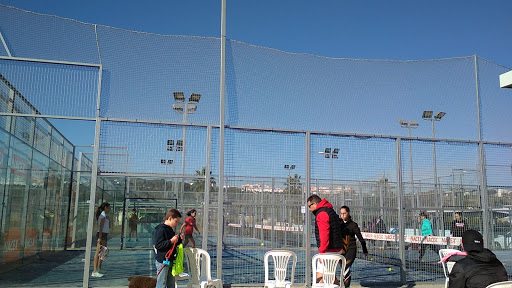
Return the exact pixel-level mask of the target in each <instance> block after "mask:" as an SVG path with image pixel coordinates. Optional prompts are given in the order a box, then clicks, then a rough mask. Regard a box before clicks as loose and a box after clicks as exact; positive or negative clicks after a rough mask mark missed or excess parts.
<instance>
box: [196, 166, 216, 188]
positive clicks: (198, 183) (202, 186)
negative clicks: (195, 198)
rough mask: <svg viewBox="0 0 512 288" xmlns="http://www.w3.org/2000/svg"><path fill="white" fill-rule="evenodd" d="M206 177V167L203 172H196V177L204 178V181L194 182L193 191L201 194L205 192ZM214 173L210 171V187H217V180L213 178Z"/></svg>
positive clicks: (197, 180)
mask: <svg viewBox="0 0 512 288" xmlns="http://www.w3.org/2000/svg"><path fill="white" fill-rule="evenodd" d="M205 175H206V167H203V168H201V170H196V176H202V177H203V179H196V180H194V184H193V191H197V192H201V191H204V183H205V179H204V176H205ZM211 175H212V171H210V187H215V184H216V183H215V178H213V176H211Z"/></svg>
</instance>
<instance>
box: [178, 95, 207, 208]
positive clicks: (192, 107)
mask: <svg viewBox="0 0 512 288" xmlns="http://www.w3.org/2000/svg"><path fill="white" fill-rule="evenodd" d="M173 95H174V101H176V102H177V103H176V104H172V109H173V110H174V111H175V112H176V113H179V114H183V124H186V123H187V115H188V114H193V113H194V112H195V111H196V110H197V105H196V104H197V103H199V100H200V99H201V94H196V93H192V94H190V97H189V98H188V101H186V100H185V93H183V92H174V93H173ZM178 141H179V140H178ZM186 144H187V126H186V125H183V145H182V146H181V147H182V151H183V161H181V174H182V177H181V195H180V196H181V197H180V198H181V201H180V202H181V205H182V206H181V208H182V210H183V209H184V206H183V205H184V203H183V194H184V193H185V191H184V189H185V182H184V181H185V179H183V178H184V176H185V158H186V155H185V149H186V148H185V147H186V146H187V145H186Z"/></svg>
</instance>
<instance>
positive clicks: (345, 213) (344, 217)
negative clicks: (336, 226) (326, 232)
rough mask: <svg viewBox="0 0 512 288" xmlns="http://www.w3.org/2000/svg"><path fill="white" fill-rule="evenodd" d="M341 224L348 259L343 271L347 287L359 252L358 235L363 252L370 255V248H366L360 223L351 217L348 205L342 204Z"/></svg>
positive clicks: (344, 248) (344, 252)
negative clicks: (351, 269) (351, 268)
mask: <svg viewBox="0 0 512 288" xmlns="http://www.w3.org/2000/svg"><path fill="white" fill-rule="evenodd" d="M340 224H341V235H342V239H343V252H342V254H343V255H344V256H345V259H347V265H346V266H345V271H344V273H343V283H344V284H345V287H350V280H351V279H352V277H351V276H352V275H351V274H350V266H352V264H353V263H354V260H355V259H356V254H357V243H356V237H357V238H358V239H359V242H361V246H362V247H363V253H364V255H366V256H368V249H367V248H366V241H365V240H364V239H363V235H361V230H359V225H357V223H356V222H354V221H352V217H350V208H348V207H347V206H342V207H341V209H340Z"/></svg>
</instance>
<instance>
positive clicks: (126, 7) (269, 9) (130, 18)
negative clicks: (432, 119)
mask: <svg viewBox="0 0 512 288" xmlns="http://www.w3.org/2000/svg"><path fill="white" fill-rule="evenodd" d="M227 2H228V3H227V4H228V11H227V12H228V14H227V37H228V38H230V39H234V40H238V41H241V42H245V43H249V44H254V45H258V46H264V47H270V48H274V49H278V50H282V51H287V52H294V53H306V54H313V55H320V56H327V57H333V58H356V59H390V60H425V59H438V58H450V57H460V56H470V55H473V54H477V55H478V56H480V57H483V58H486V59H488V60H490V61H493V62H496V63H498V64H501V65H504V66H508V67H512V58H511V53H510V47H511V46H512V45H511V44H512V40H511V39H510V37H508V35H509V34H510V28H509V27H512V20H511V19H512V18H511V17H510V11H512V9H511V8H512V1H507V0H499V1H487V2H484V1H461V0H455V1H438V0H435V1H423V2H419V1H405V0H404V1H314V2H313V1H303V0H294V1H277V0H273V1H269V0H260V1H240V0H239V1H232V0H231V1H230V0H228V1H227ZM0 4H4V5H11V6H15V7H18V8H22V9H26V10H30V11H34V12H39V13H45V14H52V15H57V16H60V17H66V18H72V19H76V20H79V21H83V22H87V23H96V24H102V25H108V26H112V27H119V28H124V29H129V30H135V31H144V32H151V33H157V34H170V35H194V36H206V37H219V35H220V0H219V1H212V0H209V1H206V0H204V1H193V0H187V1H152V2H151V4H148V3H146V2H140V1H60V0H59V1H56V0H55V1H37V0H30V1H29V0H26V1H25V0H16V1H14V0H0ZM507 28H508V29H507ZM265 52H267V51H265ZM320 64H322V63H320ZM319 66H321V65H319ZM215 67H217V66H215ZM308 68H309V67H308ZM318 69H319V68H318ZM429 71H430V70H428V71H427V70H426V71H424V72H429ZM430 72H431V71H430ZM426 74H428V73H426ZM380 75H383V74H382V73H381V74H380ZM431 80H432V79H431ZM390 81H391V80H390ZM397 84H401V83H397ZM449 84H450V83H446V84H445V85H449ZM470 84H472V83H470ZM242 88H243V87H242ZM252 88H253V87H246V89H247V90H252ZM285 88H286V87H285ZM240 89H241V88H240ZM473 90H474V89H473ZM166 91H167V90H166ZM510 94H512V91H511V93H510ZM217 95H218V94H217ZM511 97H512V95H511ZM423 99H427V100H425V101H426V102H425V105H424V106H422V107H421V109H425V108H423V107H427V106H428V105H430V103H429V102H428V97H423ZM511 99H512V98H511ZM201 101H202V103H205V101H208V100H207V99H206V98H205V97H204V100H201ZM356 101H357V100H356ZM453 101H455V100H453ZM507 103H510V101H508V102H507ZM422 105H423V103H422ZM467 105H468V107H472V108H474V105H472V104H471V103H468V104H467ZM205 106H206V105H205V104H203V106H201V107H200V108H199V109H202V110H204V109H205ZM274 106H276V107H278V105H274ZM505 106H506V105H505ZM506 107H508V106H506ZM436 109H443V108H436ZM354 110H356V109H354ZM404 110H405V109H404ZM459 110H460V111H449V112H448V116H447V118H448V117H451V119H452V122H449V121H443V123H440V124H439V125H443V126H444V127H446V128H445V130H443V129H442V128H441V127H442V126H439V127H440V129H439V130H437V129H436V135H438V137H440V138H450V139H454V138H455V139H467V138H463V137H459V136H458V134H457V133H456V132H458V131H457V130H456V128H454V127H461V125H460V123H463V121H464V119H463V117H464V115H463V114H464V112H465V111H464V109H459ZM421 111H422V110H418V111H411V112H410V115H409V114H407V113H406V112H405V111H404V113H403V114H401V115H400V116H396V117H395V116H393V118H392V119H390V121H387V120H388V119H386V120H385V121H384V120H381V122H386V124H385V125H387V127H393V129H394V130H393V131H392V132H383V133H378V132H374V133H376V134H392V135H405V134H406V131H405V130H404V129H401V128H400V127H399V126H398V123H397V122H396V120H397V118H399V117H400V118H404V119H407V120H418V121H419V122H420V127H419V128H418V129H417V130H416V131H414V132H413V133H414V135H413V136H419V137H430V125H428V123H427V122H425V121H420V120H421V118H420V115H421V114H420V113H421ZM200 112H201V111H198V113H197V114H196V115H194V117H196V119H197V117H199V116H200V115H199V113H200ZM169 113H170V114H172V111H169ZM509 117H510V116H509ZM89 124H90V125H89V131H94V130H93V129H94V125H93V123H89ZM473 124H474V123H471V125H473ZM467 126H469V124H467ZM436 127H437V126H436ZM507 127H509V125H507ZM469 128H470V129H471V130H472V131H474V130H475V129H474V128H475V127H469ZM502 128H503V127H500V129H502ZM59 129H60V127H59ZM506 129H508V130H504V131H510V128H506ZM461 130H462V129H461ZM328 131H330V130H328ZM357 131H358V130H356V131H352V130H350V131H345V132H357ZM359 131H360V130H359ZM500 131H501V130H500ZM62 132H63V133H64V134H65V135H67V137H68V138H69V139H70V140H71V141H72V142H73V143H75V144H79V145H80V144H81V145H83V144H91V143H82V142H81V141H77V140H75V139H76V138H74V137H75V136H80V135H70V134H67V133H66V131H62ZM362 133H364V132H362ZM76 134H78V133H76ZM88 134H89V135H90V133H88ZM127 134H128V132H127ZM178 134H179V133H178ZM495 134H498V133H495ZM68 135H69V136H68ZM453 135H456V136H453ZM87 139H88V140H90V139H91V138H90V137H88V138H87ZM506 139H510V137H508V138H506ZM118 140H120V139H118ZM164 140H165V139H164ZM472 140H474V138H472ZM200 145H201V144H200V143H199V144H198V146H200ZM319 145H320V146H322V145H321V144H319ZM329 145H330V144H329ZM332 145H334V146H333V147H337V146H336V145H339V144H337V143H336V141H334V142H333V143H332ZM324 146H325V145H324ZM386 147H387V146H386ZM301 148H302V147H299V148H297V150H301ZM320 148H323V146H322V147H320ZM392 149H393V147H392V146H391V148H390V151H392ZM255 150H256V149H255ZM319 150H322V149H319ZM287 152H288V151H283V153H287ZM162 157H164V156H162ZM299 158H300V157H299ZM157 160H158V159H157ZM320 160H323V159H320ZM320 160H319V161H320ZM293 161H296V160H295V159H286V162H283V163H280V164H278V163H273V164H272V165H271V166H272V167H278V168H273V169H281V168H280V167H282V164H293V163H292V162H293ZM243 162H244V163H246V162H250V161H243ZM339 162H341V161H339ZM383 162H385V163H389V161H387V160H386V161H383ZM425 162H426V163H425V166H428V165H429V164H430V162H428V161H425ZM427 162H428V163H427ZM328 164H329V162H328V161H323V162H322V165H324V166H326V167H325V169H324V170H328V169H329V167H328V166H329V165H328ZM363 164H364V163H363ZM269 165H270V164H269ZM252 169H253V168H251V167H247V170H252ZM334 169H335V172H336V169H338V168H336V167H335V168H334ZM297 170H298V171H297V172H300V171H299V168H297ZM370 170H371V169H370ZM376 170H378V169H376ZM278 171H279V170H278ZM281 172H282V173H285V172H284V171H281ZM372 172H375V173H377V171H372ZM273 174H274V173H273ZM301 174H302V173H301Z"/></svg>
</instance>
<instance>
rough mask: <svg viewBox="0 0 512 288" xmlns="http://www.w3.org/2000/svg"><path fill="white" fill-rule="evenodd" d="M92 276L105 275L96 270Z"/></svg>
mask: <svg viewBox="0 0 512 288" xmlns="http://www.w3.org/2000/svg"><path fill="white" fill-rule="evenodd" d="M91 276H92V277H103V274H101V273H100V272H96V271H94V272H92V274H91Z"/></svg>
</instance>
